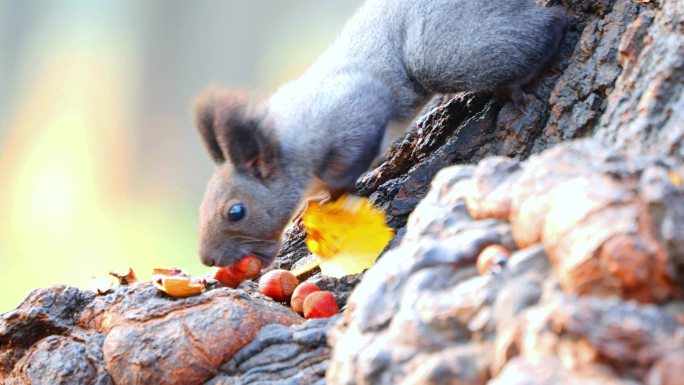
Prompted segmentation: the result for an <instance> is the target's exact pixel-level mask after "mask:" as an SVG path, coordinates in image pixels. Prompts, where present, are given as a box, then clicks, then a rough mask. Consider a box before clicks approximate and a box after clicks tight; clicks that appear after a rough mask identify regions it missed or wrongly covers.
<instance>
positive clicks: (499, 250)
mask: <svg viewBox="0 0 684 385" xmlns="http://www.w3.org/2000/svg"><path fill="white" fill-rule="evenodd" d="M510 256H511V252H510V251H509V250H508V249H507V248H505V247H503V246H501V245H496V244H494V245H489V246H487V247H485V248H484V250H482V251H481V252H480V255H479V256H478V257H477V271H478V272H479V273H480V274H481V275H484V274H487V273H491V272H498V271H500V270H501V268H502V267H503V265H504V264H505V263H506V261H507V260H508V257H510Z"/></svg>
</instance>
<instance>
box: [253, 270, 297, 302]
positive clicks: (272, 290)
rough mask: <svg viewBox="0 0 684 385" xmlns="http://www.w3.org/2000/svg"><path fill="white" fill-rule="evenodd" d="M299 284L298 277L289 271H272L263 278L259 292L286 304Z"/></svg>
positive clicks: (260, 281)
mask: <svg viewBox="0 0 684 385" xmlns="http://www.w3.org/2000/svg"><path fill="white" fill-rule="evenodd" d="M298 284H299V281H298V280H297V277H295V276H294V275H293V274H292V273H290V272H289V271H287V270H280V269H278V270H271V271H269V272H268V273H266V274H264V275H263V276H261V279H260V280H259V292H260V293H261V294H263V295H265V296H267V297H271V298H273V299H274V300H276V301H278V302H286V301H287V300H288V299H290V296H291V295H292V292H294V289H295V288H296V287H297V285H298Z"/></svg>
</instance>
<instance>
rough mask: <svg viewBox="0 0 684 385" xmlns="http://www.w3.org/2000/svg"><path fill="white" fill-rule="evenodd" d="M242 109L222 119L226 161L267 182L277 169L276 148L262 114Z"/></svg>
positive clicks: (278, 163)
mask: <svg viewBox="0 0 684 385" xmlns="http://www.w3.org/2000/svg"><path fill="white" fill-rule="evenodd" d="M245 112H246V114H245V115H243V116H232V119H228V120H227V121H226V122H225V126H224V129H225V136H224V138H225V140H226V144H227V150H228V154H229V157H230V161H231V162H232V163H233V166H235V168H236V169H237V170H238V171H240V172H242V173H245V174H248V175H251V176H253V177H255V178H257V179H259V180H261V181H262V182H268V181H269V179H271V178H272V177H273V176H274V175H275V174H276V173H277V171H278V170H279V169H280V147H279V146H278V141H277V139H276V136H275V134H274V132H273V131H272V128H271V127H270V126H269V125H268V123H267V121H266V120H265V118H264V116H263V114H261V113H258V112H257V111H256V110H252V111H247V110H246V111H245ZM219 141H221V139H219Z"/></svg>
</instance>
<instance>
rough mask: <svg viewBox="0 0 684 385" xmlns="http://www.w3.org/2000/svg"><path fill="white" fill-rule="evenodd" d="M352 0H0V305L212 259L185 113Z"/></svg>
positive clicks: (316, 46) (256, 82)
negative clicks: (201, 236) (202, 237)
mask: <svg viewBox="0 0 684 385" xmlns="http://www.w3.org/2000/svg"><path fill="white" fill-rule="evenodd" d="M359 4H360V0H353V1H352V0H337V1H332V0H327V1H326V0H270V1H267V0H222V1H219V0H212V1H208V0H197V1H183V0H153V1H141V0H108V1H104V0H102V1H101V0H31V1H26V0H0V312H5V311H7V310H10V309H12V308H14V307H15V306H16V305H17V304H19V302H20V301H21V300H22V299H23V298H24V297H25V296H26V295H27V294H28V293H29V292H30V291H31V290H32V289H34V288H39V287H47V286H50V285H53V284H60V283H63V284H69V285H75V286H78V287H81V288H88V287H89V286H90V281H91V278H92V277H106V276H107V273H108V272H109V271H112V270H116V271H124V270H126V269H127V268H128V267H132V268H134V269H135V270H136V272H137V273H138V275H140V276H141V278H149V272H150V271H151V269H152V268H153V267H165V266H179V267H182V268H184V269H185V270H187V271H189V272H190V273H192V274H203V273H205V272H206V271H207V268H206V267H203V266H202V265H201V264H200V263H199V260H198V258H197V255H196V249H197V239H196V238H197V225H196V223H197V207H198V205H199V202H200V200H201V196H202V192H203V189H204V185H205V183H206V180H207V178H208V176H209V174H210V173H211V170H212V165H211V163H210V162H209V160H208V157H207V156H206V155H205V153H204V150H203V148H202V145H201V143H200V141H199V138H198V137H197V135H196V133H195V131H194V129H193V127H192V124H191V119H190V107H189V106H190V104H191V101H192V99H193V97H194V96H195V95H196V94H197V93H198V92H199V91H201V90H202V89H203V88H205V87H206V86H207V85H209V84H222V85H227V86H234V87H249V88H257V89H258V90H260V91H262V92H264V93H268V92H271V91H272V90H273V89H274V88H276V87H277V86H278V85H279V84H282V83H283V82H285V81H287V80H290V79H293V78H295V77H296V76H297V75H299V74H300V73H301V72H302V71H304V69H306V67H307V66H308V65H309V64H310V63H311V62H312V61H313V60H314V59H315V57H316V56H317V55H318V54H320V53H321V52H322V51H323V50H324V49H325V47H326V46H327V45H328V44H329V43H330V42H331V41H332V40H333V39H334V36H335V34H336V33H337V32H338V31H339V29H340V28H341V27H342V25H343V24H344V21H345V20H346V19H347V18H348V17H349V16H350V15H351V14H352V13H353V10H354V9H355V8H356V7H357V6H358V5H359Z"/></svg>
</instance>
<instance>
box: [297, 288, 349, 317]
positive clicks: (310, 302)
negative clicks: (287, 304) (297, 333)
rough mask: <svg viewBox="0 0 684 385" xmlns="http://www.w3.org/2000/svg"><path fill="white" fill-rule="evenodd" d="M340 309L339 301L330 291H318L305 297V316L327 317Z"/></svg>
mask: <svg viewBox="0 0 684 385" xmlns="http://www.w3.org/2000/svg"><path fill="white" fill-rule="evenodd" d="M339 311H340V308H339V307H338V306H337V301H335V297H333V295H332V293H331V292H329V291H317V292H314V293H311V294H309V295H308V296H306V299H304V318H327V317H331V316H333V315H335V314H337V313H338V312H339Z"/></svg>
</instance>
